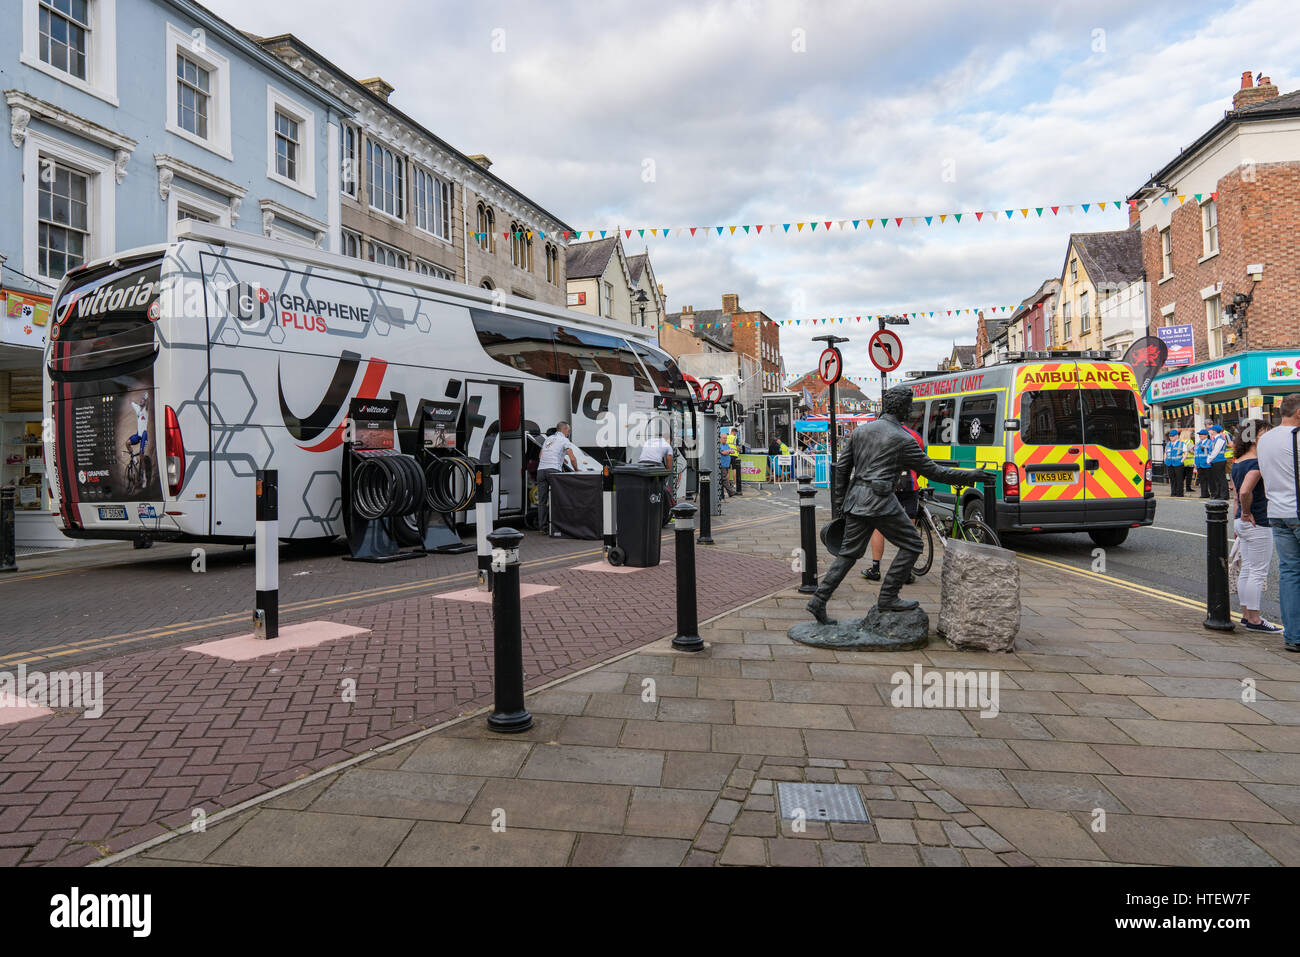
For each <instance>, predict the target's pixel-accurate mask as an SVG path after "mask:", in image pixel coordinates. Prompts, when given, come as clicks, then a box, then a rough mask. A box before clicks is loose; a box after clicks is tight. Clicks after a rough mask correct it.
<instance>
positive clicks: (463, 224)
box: [460, 183, 470, 286]
mask: <svg viewBox="0 0 1300 957" xmlns="http://www.w3.org/2000/svg"><path fill="white" fill-rule="evenodd" d="M468 208H469V192H468V190H467V188H466V186H465V184H464V183H461V184H460V234H461V240H462V241H463V242H464V243H465V247H464V248H465V285H467V286H468V285H469V284H470V282H469V211H468Z"/></svg>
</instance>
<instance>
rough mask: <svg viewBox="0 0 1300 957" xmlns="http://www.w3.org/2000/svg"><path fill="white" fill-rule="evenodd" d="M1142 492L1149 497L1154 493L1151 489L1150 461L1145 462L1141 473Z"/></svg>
mask: <svg viewBox="0 0 1300 957" xmlns="http://www.w3.org/2000/svg"><path fill="white" fill-rule="evenodd" d="M1142 494H1143V495H1145V496H1146V497H1147V498H1150V497H1151V496H1152V495H1154V494H1155V492H1153V491H1152V490H1151V463H1150V462H1148V463H1147V467H1146V471H1145V472H1143V473H1142Z"/></svg>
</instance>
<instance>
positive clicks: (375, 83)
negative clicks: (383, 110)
mask: <svg viewBox="0 0 1300 957" xmlns="http://www.w3.org/2000/svg"><path fill="white" fill-rule="evenodd" d="M361 85H362V86H364V87H365V88H366V89H367V90H369V91H370V92H371V93H373V94H375V96H377V97H379V98H380V99H381V100H383V101H384V102H385V103H387V102H388V97H389V96H390V95H392V92H393V84H391V83H389V82H388V81H387V80H384V79H382V78H380V77H377V76H372V77H370V78H369V79H366V80H362V81H361Z"/></svg>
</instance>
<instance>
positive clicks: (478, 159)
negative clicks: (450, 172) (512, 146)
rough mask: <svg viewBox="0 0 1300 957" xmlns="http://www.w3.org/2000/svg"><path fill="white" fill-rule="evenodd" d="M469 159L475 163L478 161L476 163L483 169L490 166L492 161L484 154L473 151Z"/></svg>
mask: <svg viewBox="0 0 1300 957" xmlns="http://www.w3.org/2000/svg"><path fill="white" fill-rule="evenodd" d="M470 159H471V160H473V161H474V162H475V163H478V165H479V166H482V167H483V168H484V169H491V168H492V161H491V160H490V159H488V158H487V157H486V156H484V155H483V154H482V153H475V154H474V155H473V156H471V157H470Z"/></svg>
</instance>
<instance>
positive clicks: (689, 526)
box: [672, 502, 704, 651]
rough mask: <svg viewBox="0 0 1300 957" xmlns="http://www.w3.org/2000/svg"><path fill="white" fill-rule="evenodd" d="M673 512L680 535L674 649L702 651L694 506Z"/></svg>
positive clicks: (683, 506) (683, 505)
mask: <svg viewBox="0 0 1300 957" xmlns="http://www.w3.org/2000/svg"><path fill="white" fill-rule="evenodd" d="M672 512H673V529H674V531H675V532H676V535H677V555H676V559H675V560H676V562H677V635H676V636H675V637H674V638H673V647H674V648H676V649H677V650H678V651H703V650H704V639H703V638H701V637H700V635H699V631H700V623H699V618H698V612H697V610H696V606H695V521H694V520H695V506H694V505H691V504H690V503H688V502H683V503H682V504H680V505H674V506H673V509H672Z"/></svg>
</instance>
